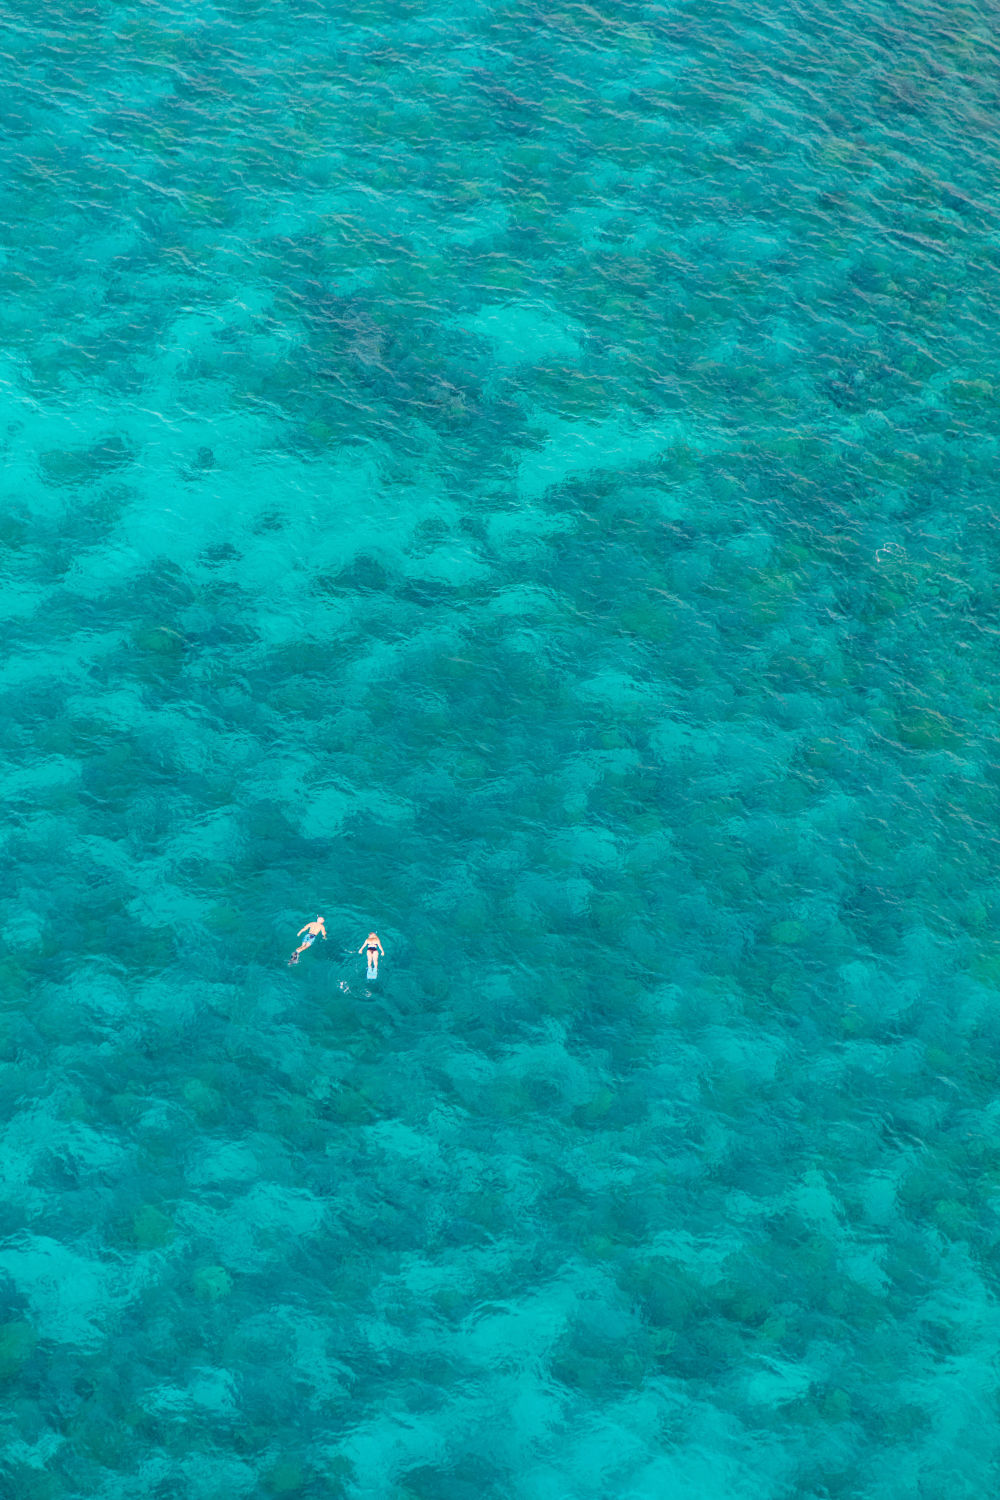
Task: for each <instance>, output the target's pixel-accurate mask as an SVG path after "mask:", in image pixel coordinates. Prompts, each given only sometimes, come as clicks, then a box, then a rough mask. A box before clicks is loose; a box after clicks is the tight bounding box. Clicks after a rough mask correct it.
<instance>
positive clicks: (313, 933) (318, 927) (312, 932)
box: [288, 917, 326, 964]
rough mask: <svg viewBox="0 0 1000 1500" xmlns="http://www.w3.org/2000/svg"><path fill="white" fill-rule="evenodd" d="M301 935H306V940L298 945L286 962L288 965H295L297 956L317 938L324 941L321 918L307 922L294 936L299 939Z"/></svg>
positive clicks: (324, 929)
mask: <svg viewBox="0 0 1000 1500" xmlns="http://www.w3.org/2000/svg"><path fill="white" fill-rule="evenodd" d="M303 933H306V934H307V936H306V939H305V941H304V942H302V943H300V944H299V946H298V947H297V948H296V950H295V952H294V953H293V954H292V956H291V958H290V959H289V960H288V962H289V963H290V964H297V963H298V961H299V954H300V953H302V952H304V951H305V949H306V948H309V947H311V945H312V944H313V943H314V942H315V941H316V939H317V938H318V937H321V938H322V939H323V941H324V942H325V941H326V928H325V927H324V926H323V918H322V917H317V918H316V920H315V922H307V923H306V925H305V926H304V927H300V928H299V930H298V932H297V933H296V934H295V936H296V937H301V936H302V934H303Z"/></svg>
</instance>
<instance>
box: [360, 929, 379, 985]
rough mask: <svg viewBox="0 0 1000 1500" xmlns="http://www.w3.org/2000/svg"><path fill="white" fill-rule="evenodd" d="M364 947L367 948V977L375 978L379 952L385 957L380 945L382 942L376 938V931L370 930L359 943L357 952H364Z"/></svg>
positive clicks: (376, 976)
mask: <svg viewBox="0 0 1000 1500" xmlns="http://www.w3.org/2000/svg"><path fill="white" fill-rule="evenodd" d="M366 948H367V949H368V978H369V979H377V978H378V956H379V954H380V953H381V955H382V957H383V958H385V949H384V948H383V947H382V944H381V943H380V942H379V940H378V933H377V932H370V933H369V934H368V936H367V937H366V938H365V940H364V942H363V943H362V944H361V947H360V948H359V949H358V952H359V953H364V951H365V949H366Z"/></svg>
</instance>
